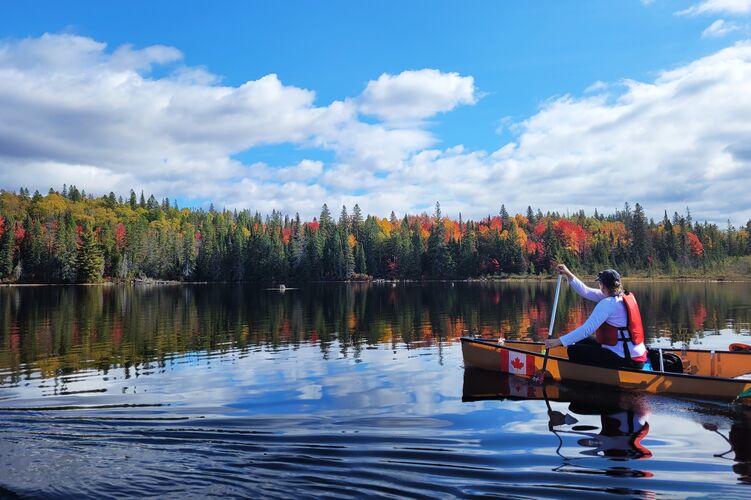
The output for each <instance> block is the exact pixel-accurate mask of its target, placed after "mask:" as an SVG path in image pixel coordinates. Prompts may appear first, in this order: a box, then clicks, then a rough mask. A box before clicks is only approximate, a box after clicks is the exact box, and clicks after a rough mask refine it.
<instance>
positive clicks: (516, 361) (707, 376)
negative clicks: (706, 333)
mask: <svg viewBox="0 0 751 500" xmlns="http://www.w3.org/2000/svg"><path fill="white" fill-rule="evenodd" d="M461 342H462V355H463V356H464V366H465V367H471V368H480V369H483V370H490V371H495V372H503V373H510V374H512V375H518V376H522V377H532V376H533V375H534V374H535V373H536V372H537V371H538V370H541V369H542V365H543V360H544V355H543V352H542V351H543V347H544V346H543V344H542V343H540V342H523V341H505V342H504V343H503V344H498V343H496V342H495V341H490V340H482V339H475V338H469V337H462V339H461ZM663 352H670V353H673V354H676V355H677V356H679V357H680V358H681V360H682V361H683V366H684V372H685V373H667V372H660V371H645V370H636V369H630V368H620V369H613V368H604V367H599V366H592V365H587V364H584V363H575V362H573V361H570V360H569V359H568V357H567V350H566V348H565V347H556V348H554V349H551V350H550V353H549V355H548V365H547V370H546V371H547V377H546V378H549V379H552V380H555V381H577V382H587V383H594V384H600V385H606V386H612V387H618V388H620V389H624V390H629V391H644V392H649V393H664V394H680V395H686V396H692V397H698V398H706V399H727V400H735V399H736V398H737V399H738V400H739V401H741V402H743V403H745V404H751V380H748V379H747V380H743V379H737V378H736V377H740V376H743V375H746V374H748V373H750V372H751V352H742V351H740V352H731V351H709V350H699V349H685V350H679V349H663Z"/></svg>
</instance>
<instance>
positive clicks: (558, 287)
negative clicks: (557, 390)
mask: <svg viewBox="0 0 751 500" xmlns="http://www.w3.org/2000/svg"><path fill="white" fill-rule="evenodd" d="M562 277H563V276H561V275H560V274H559V275H558V283H556V285H555V298H554V299H553V314H551V315H550V326H549V327H548V338H551V337H552V336H553V327H554V326H555V312H556V310H557V309H558V295H559V293H560V291H561V278H562ZM549 352H550V349H545V358H544V359H543V361H542V371H541V373H542V376H543V377H545V370H546V369H547V367H548V353H549Z"/></svg>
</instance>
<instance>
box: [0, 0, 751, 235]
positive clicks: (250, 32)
mask: <svg viewBox="0 0 751 500" xmlns="http://www.w3.org/2000/svg"><path fill="white" fill-rule="evenodd" d="M3 7H4V8H3V11H4V12H3V16H2V18H0V37H2V41H1V42H0V43H2V46H1V47H0V54H3V55H4V57H0V72H1V71H7V72H11V73H7V74H11V75H12V77H13V78H6V84H7V85H8V86H10V84H11V83H10V82H15V83H16V87H15V88H12V89H2V88H0V104H2V105H3V106H2V109H3V110H0V187H3V188H6V189H17V187H18V186H20V185H28V186H29V187H30V188H32V189H40V191H42V190H43V191H46V189H48V188H49V186H47V184H50V183H52V185H53V186H55V187H58V186H57V184H60V185H61V184H62V182H66V181H65V179H69V180H67V182H68V183H72V182H73V183H76V184H78V185H79V186H82V187H84V188H85V189H87V191H91V192H95V193H100V192H102V193H106V192H108V191H109V190H114V191H115V192H116V193H122V194H127V191H128V190H129V189H130V188H131V187H133V188H134V189H136V190H140V189H145V190H146V192H147V193H148V192H153V193H154V194H155V195H156V196H157V197H164V196H169V197H171V198H176V199H178V200H179V201H180V202H181V203H182V204H183V205H194V204H195V205H200V204H208V202H209V201H213V202H214V203H215V204H216V205H218V206H227V207H236V208H251V209H254V210H260V211H261V212H267V211H270V210H271V209H272V208H276V209H280V210H282V211H284V212H287V213H294V212H295V211H299V212H300V213H301V214H302V215H303V216H312V215H315V214H316V213H317V212H318V211H319V210H320V206H321V205H322V204H323V203H324V202H326V203H328V204H329V206H340V205H341V204H347V205H348V206H349V207H351V206H352V205H354V203H359V204H360V206H361V207H363V209H364V211H366V212H369V213H374V214H378V215H388V213H390V211H391V210H394V211H396V212H397V213H398V214H403V213H405V212H410V213H414V212H416V211H422V210H428V211H429V210H430V207H432V206H433V205H434V203H435V202H436V201H440V202H441V204H442V206H443V207H444V211H445V212H447V213H448V214H449V215H452V216H457V215H458V212H459V211H461V212H463V214H464V215H465V217H467V216H470V217H481V216H483V215H487V214H488V213H495V212H497V211H498V208H499V207H500V204H501V203H505V204H506V205H507V207H509V208H510V209H511V210H512V211H523V210H525V209H526V206H527V205H532V206H533V207H540V208H542V209H543V210H558V211H566V210H570V211H573V210H578V209H585V210H586V211H588V212H591V211H592V210H593V209H594V208H597V209H598V210H600V211H605V212H610V211H612V210H613V209H615V208H619V207H620V206H622V204H623V203H624V202H625V201H629V202H630V203H631V204H633V203H635V202H640V203H641V204H642V205H644V206H645V208H646V209H647V213H648V214H649V215H653V216H655V217H657V216H660V215H661V214H662V211H663V210H665V209H667V210H669V211H673V210H677V211H684V210H685V208H686V207H687V206H688V207H690V208H691V210H692V213H693V214H694V216H695V217H698V218H702V219H703V218H706V219H709V220H712V221H715V222H720V221H722V222H724V221H726V220H727V219H728V218H730V219H732V220H733V222H734V223H736V224H741V223H745V221H746V220H748V218H749V217H751V202H749V201H747V200H746V199H747V198H749V197H748V196H743V191H742V190H741V188H745V189H746V191H747V190H748V188H751V184H750V183H749V179H748V175H747V172H748V171H749V168H748V167H749V163H748V162H749V156H751V155H749V154H748V148H744V146H743V144H744V143H745V142H749V143H751V137H749V135H748V131H749V128H750V127H751V123H749V122H748V121H745V120H743V119H742V118H738V117H737V116H736V114H737V113H738V111H739V107H740V108H741V109H743V107H744V106H747V105H748V104H749V102H748V101H749V97H748V93H745V92H743V91H744V90H745V89H746V88H747V87H746V86H748V85H749V84H751V81H746V78H747V77H748V78H749V80H751V77H749V68H748V66H749V65H751V59H750V58H749V57H748V54H747V52H748V50H749V49H748V47H747V44H748V38H749V32H750V31H749V18H750V16H749V14H750V13H751V0H706V1H701V0H695V1H668V0H654V1H651V2H647V1H639V0H621V1H618V2H602V1H577V2H562V1H542V2H534V3H533V2H522V1H519V2H512V1H508V2H495V1H493V2H490V1H487V2H426V1H417V2H351V1H348V2H344V1H335V2H267V3H265V4H261V3H260V2H211V3H209V2H182V3H180V4H179V8H178V4H175V3H174V2H158V1H157V2H106V3H101V2H75V1H74V2H65V3H61V2H36V1H29V2H10V3H6V4H5V5H4V6H3ZM124 47H129V49H127V50H125V49H124ZM123 54H125V55H123ZM126 56H127V57H126ZM123 61H125V62H123ZM728 61H730V62H728ZM729 64H731V65H732V67H731V66H728V65H729ZM715 70H717V71H715ZM671 72H673V73H674V74H672V76H669V77H668V78H667V79H666V80H661V78H662V79H664V78H665V75H671ZM707 73H709V74H714V75H719V77H718V78H719V80H718V81H715V82H713V84H712V85H705V84H702V82H703V81H704V80H703V78H704V77H703V76H702V75H706V74H707ZM270 75H276V76H275V77H271V76H270ZM120 78H125V79H127V81H128V82H129V84H128V86H127V92H124V91H123V88H124V86H123V85H121V84H120V83H117V82H120V80H119V79H120ZM736 79H738V81H736ZM60 82H63V83H60ZM113 82H116V83H113ZM258 82H263V83H262V84H258ZM248 83H251V85H250V86H248ZM254 83H255V84H254ZM131 84H132V85H131ZM691 85H694V87H695V88H697V89H699V90H697V92H699V95H698V96H697V97H696V99H695V102H696V103H697V105H698V103H701V105H702V106H705V107H703V108H699V107H697V109H695V110H693V111H692V112H690V113H689V112H688V111H687V110H686V108H687V103H692V102H694V101H692V100H691V99H688V100H686V98H685V95H684V94H680V93H675V92H673V93H671V89H673V90H675V88H677V87H680V86H683V87H691ZM19 86H20V87H23V88H24V89H28V91H27V92H25V93H24V92H21V91H19ZM692 88H693V87H692ZM139 89H140V90H139ZM645 90H646V92H645ZM729 92H730V93H732V94H736V93H737V95H735V96H734V99H730V100H726V99H724V97H726V96H727V95H728V93H729ZM226 94H232V96H231V99H225V101H227V102H221V103H220V101H221V99H220V97H221V96H225V95H226ZM744 94H745V95H744ZM55 96H60V102H54V101H55ZM176 96H177V97H176ZM249 96H250V97H249ZM185 100H187V101H186V102H183V101H185ZM174 102H182V103H183V104H182V105H180V106H177V107H171V106H170V104H169V103H174ZM165 103H167V104H165ZM290 103H292V104H290ZM717 103H719V104H717ZM739 105H740V106H739ZM61 108H63V109H64V112H62V111H61ZM230 108H232V109H230ZM61 113H62V114H61ZM120 113H122V114H120ZM63 115H64V116H63ZM635 116H636V117H635ZM747 116H748V115H747ZM634 117H635V118H634ZM627 118H628V119H627ZM629 120H632V121H629ZM736 120H739V121H736ZM3 121H4V122H5V123H6V127H2V122H3ZM569 121H570V123H569ZM625 122H628V123H625ZM699 122H701V123H703V128H702V129H701V130H699V129H698V128H697V127H699V125H697V124H698V123H699ZM713 122H716V123H717V124H720V125H722V124H725V125H726V126H725V128H723V127H722V126H720V128H719V129H718V128H717V127H715V126H713ZM618 123H621V125H620V126H621V129H618V126H619V125H618ZM10 124H13V125H10ZM191 124H193V125H192V126H191ZM727 124H732V125H733V126H732V127H729V125H727ZM607 128H613V129H615V130H613V131H612V133H611V134H610V135H607V133H606V132H603V130H605V129H607ZM683 128H685V130H683ZM11 129H12V130H11ZM24 130H25V132H26V133H24ZM635 130H638V131H639V133H635V132H634V131H635ZM40 135H43V136H44V138H43V139H42V138H40V137H39V136H40ZM720 136H721V137H722V139H720V140H719V142H718V139H717V138H718V137H720ZM746 140H748V141H746ZM624 141H629V143H628V145H627V146H626V145H624ZM634 151H639V154H634ZM697 151H701V154H697ZM178 163H179V166H178V165H177V164H178ZM662 176H665V179H664V180H662V179H661V182H659V183H655V182H654V180H655V179H656V178H661V177H662ZM646 181H651V182H646ZM42 184H44V185H42ZM626 184H627V185H628V187H626V186H625V185H626ZM45 186H46V187H45ZM728 195H730V196H728ZM731 198H734V201H733V202H732V203H731V202H730V201H729V199H731ZM740 198H746V199H740Z"/></svg>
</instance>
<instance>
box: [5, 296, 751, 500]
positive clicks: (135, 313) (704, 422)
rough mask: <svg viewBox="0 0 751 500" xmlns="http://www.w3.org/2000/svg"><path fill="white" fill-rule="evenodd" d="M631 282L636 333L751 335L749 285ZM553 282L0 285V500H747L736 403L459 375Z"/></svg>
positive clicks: (543, 300)
mask: <svg viewBox="0 0 751 500" xmlns="http://www.w3.org/2000/svg"><path fill="white" fill-rule="evenodd" d="M629 285H630V286H629V288H631V289H632V290H633V291H634V293H635V294H636V296H637V297H638V299H639V302H640V304H641V308H642V315H643V318H644V322H645V328H646V330H647V336H648V338H649V342H650V343H651V344H653V345H661V346H668V345H677V346H688V345H690V346H695V347H699V348H706V349H715V348H716V349H726V348H727V346H728V344H729V343H731V342H746V343H751V332H750V331H749V329H750V323H751V283H670V282H657V283H650V282H635V283H630V284H629ZM554 288H555V284H554V282H550V281H542V282H538V281H523V282H501V283H462V282H457V283H448V282H447V283H423V284H420V283H406V284H404V283H399V284H391V283H372V284H345V283H334V284H316V285H310V286H304V287H301V288H299V289H289V288H288V289H286V290H285V291H284V292H281V291H279V290H278V289H273V290H272V289H262V288H258V287H252V286H249V285H176V286H170V285H160V286H155V285H151V286H148V285H135V286H124V285H122V286H121V285H109V286H106V285H105V286H78V287H76V286H68V287H4V288H0V497H2V496H14V495H19V496H32V497H41V496H44V497H48V498H54V497H73V496H75V497H97V498H106V497H123V496H128V497H132V496H139V497H140V496H159V497H186V496H190V497H203V496H207V495H217V496H219V495H221V496H254V497H287V498H288V497H292V496H295V497H298V496H305V497H311V496H315V497H319V496H327V497H363V496H391V497H401V496H409V497H430V498H436V497H447V498H450V497H473V496H499V497H505V498H508V497H515V498H541V497H550V498H561V497H575V498H588V497H599V496H612V495H613V494H620V495H624V496H627V497H640V498H641V497H647V498H652V497H667V498H673V497H675V498H685V497H717V496H720V495H722V496H723V497H726V498H748V497H751V413H749V411H748V410H745V409H743V408H738V407H737V406H733V405H731V404H728V403H723V402H712V401H693V400H689V399H680V398H668V397H658V396H647V395H638V394H625V393H618V392H613V391H608V390H602V389H598V388H597V387H594V386H575V385H570V384H569V385H566V384H550V385H548V386H546V387H545V388H544V390H543V388H530V387H529V386H528V385H527V384H526V382H525V381H523V380H521V379H516V378H513V377H504V376H501V375H499V374H488V373H485V372H480V371H473V370H466V371H465V370H464V368H463V365H462V355H461V346H460V343H459V337H461V336H462V335H477V336H483V337H487V338H497V337H498V336H499V335H503V336H504V337H506V338H523V339H534V340H539V339H541V338H543V337H544V336H545V335H546V333H547V326H548V322H549V319H550V313H551V307H552V302H553V301H552V299H553V292H554ZM590 310H591V305H590V304H585V303H584V302H583V301H582V300H581V299H580V298H578V297H576V296H575V295H574V294H573V292H571V291H569V290H567V289H564V290H562V296H561V300H560V302H559V311H558V316H557V318H558V319H557V326H556V331H559V332H561V331H567V330H569V329H572V328H574V327H575V326H577V325H578V324H579V323H581V322H583V321H584V319H585V318H586V317H587V314H588V313H589V311H590ZM750 371H751V370H750Z"/></svg>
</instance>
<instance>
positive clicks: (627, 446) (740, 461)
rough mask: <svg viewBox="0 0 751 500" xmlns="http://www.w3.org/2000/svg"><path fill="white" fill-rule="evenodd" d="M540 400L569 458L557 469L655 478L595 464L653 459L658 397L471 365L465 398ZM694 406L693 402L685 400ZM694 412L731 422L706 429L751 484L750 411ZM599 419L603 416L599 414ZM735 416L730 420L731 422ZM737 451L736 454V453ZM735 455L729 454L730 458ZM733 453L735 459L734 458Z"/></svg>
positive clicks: (559, 451) (698, 408)
mask: <svg viewBox="0 0 751 500" xmlns="http://www.w3.org/2000/svg"><path fill="white" fill-rule="evenodd" d="M493 399H497V400H540V401H543V402H544V403H545V405H546V407H547V414H548V430H549V431H550V432H552V433H553V434H554V435H555V436H556V438H557V440H558V446H557V448H556V450H555V451H556V454H557V455H558V456H560V457H561V458H562V459H563V461H562V464H561V465H560V466H558V467H556V468H555V469H554V470H556V471H562V472H569V473H583V474H604V475H616V476H626V477H652V473H651V472H648V471H645V470H639V469H641V467H640V468H639V469H634V468H630V467H625V466H624V465H625V463H624V464H620V465H619V466H610V467H606V468H602V467H599V468H598V467H593V466H595V465H596V464H597V462H596V459H597V458H598V457H599V458H600V459H606V460H607V461H619V462H630V461H639V462H635V463H642V464H644V463H645V462H643V460H646V459H649V458H651V457H652V451H650V450H649V449H648V448H647V447H646V446H645V445H644V440H645V438H646V437H647V435H648V434H649V431H650V427H649V422H648V419H649V416H650V402H652V403H654V402H655V401H656V400H655V399H654V396H649V395H644V394H638V393H626V392H618V391H610V390H601V389H599V388H597V387H592V386H587V385H582V384H570V383H565V384H564V383H547V384H545V385H544V386H539V385H534V384H532V383H530V381H529V380H528V379H525V378H520V377H515V376H513V375H508V374H503V373H495V372H487V371H484V370H472V369H465V371H464V389H463V396H462V400H463V401H481V400H493ZM551 402H553V403H558V404H557V405H556V406H557V408H558V409H562V405H561V403H563V404H566V403H568V406H566V407H565V411H557V410H554V409H553V407H552V406H551ZM685 404H687V405H691V404H693V403H685ZM693 410H694V411H690V412H688V413H690V414H693V415H695V416H696V418H697V419H705V418H711V419H714V420H716V421H721V422H723V424H722V427H725V428H726V429H727V427H726V425H728V424H730V431H729V433H728V434H727V437H726V436H725V434H723V433H721V432H718V426H717V425H716V424H706V425H704V428H705V429H707V430H708V431H711V432H717V433H719V434H720V435H721V436H722V437H723V439H724V440H725V441H727V443H728V444H729V445H730V450H728V451H726V452H725V453H723V454H716V455H715V457H723V458H727V459H728V460H734V461H735V464H734V465H733V470H734V471H735V472H736V474H738V476H739V479H740V481H742V482H749V469H750V467H749V465H750V464H751V430H750V429H751V426H750V425H749V415H748V412H747V411H746V412H740V413H739V412H735V411H732V410H728V409H727V407H726V408H725V409H724V410H723V411H721V412H719V413H715V411H714V410H709V409H706V408H703V407H701V406H700V405H699V404H698V403H697V406H694V407H693ZM597 417H599V418H597ZM728 420H729V422H728ZM564 438H565V441H566V445H567V446H566V450H567V454H568V455H572V453H571V451H570V450H571V446H572V443H576V445H575V446H574V449H575V450H576V451H577V453H576V454H573V456H567V455H566V454H564V453H563V452H562V450H563V448H564ZM731 451H732V452H734V454H735V456H734V457H732V455H730V452H731ZM728 455H729V456H728ZM731 457H732V458H731Z"/></svg>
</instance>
